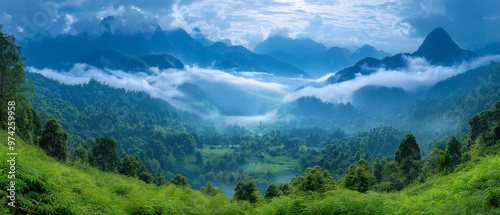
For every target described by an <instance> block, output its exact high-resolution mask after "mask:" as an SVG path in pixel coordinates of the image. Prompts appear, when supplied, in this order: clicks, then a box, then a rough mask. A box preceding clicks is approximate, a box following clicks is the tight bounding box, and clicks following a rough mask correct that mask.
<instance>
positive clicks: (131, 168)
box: [118, 155, 143, 177]
mask: <svg viewBox="0 0 500 215" xmlns="http://www.w3.org/2000/svg"><path fill="white" fill-rule="evenodd" d="M142 165H143V164H142V161H141V159H140V158H139V157H138V156H133V155H126V156H125V158H123V161H122V166H121V168H120V170H119V171H118V172H119V173H120V174H122V175H127V176H130V177H137V176H139V173H140V172H139V170H140V168H141V166H142Z"/></svg>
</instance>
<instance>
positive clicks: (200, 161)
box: [195, 152, 204, 167]
mask: <svg viewBox="0 0 500 215" xmlns="http://www.w3.org/2000/svg"><path fill="white" fill-rule="evenodd" d="M195 156H196V165H198V166H200V167H203V164H204V162H203V156H202V155H201V153H200V152H196V154H195Z"/></svg>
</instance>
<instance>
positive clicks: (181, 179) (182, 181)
mask: <svg viewBox="0 0 500 215" xmlns="http://www.w3.org/2000/svg"><path fill="white" fill-rule="evenodd" d="M170 183H172V184H175V185H179V186H189V184H188V179H187V177H186V176H182V175H181V174H177V175H176V176H175V177H174V178H172V179H171V180H170Z"/></svg>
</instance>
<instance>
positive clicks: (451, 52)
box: [324, 28, 478, 84]
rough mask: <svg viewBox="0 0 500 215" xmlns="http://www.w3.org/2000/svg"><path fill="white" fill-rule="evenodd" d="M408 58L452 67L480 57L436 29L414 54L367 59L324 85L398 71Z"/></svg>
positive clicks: (442, 31) (336, 75)
mask: <svg viewBox="0 0 500 215" xmlns="http://www.w3.org/2000/svg"><path fill="white" fill-rule="evenodd" d="M407 57H424V58H426V59H427V60H428V61H429V62H430V63H431V64H432V65H441V66H452V65H455V64H458V63H461V62H463V61H469V60H471V59H474V58H476V57H478V55H477V54H476V53H474V52H471V51H467V50H463V49H460V47H458V45H457V44H456V43H455V42H454V41H453V40H452V39H451V37H450V36H449V35H448V33H447V32H446V31H444V30H443V29H442V28H436V29H434V30H433V31H432V32H431V33H430V34H429V35H427V37H426V38H425V40H424V41H423V43H422V45H420V47H419V48H418V50H417V51H415V52H414V53H412V54H408V53H400V54H396V55H394V56H390V57H385V58H383V59H381V60H379V59H376V58H371V57H367V58H364V59H362V60H360V61H358V62H357V63H356V64H355V65H354V66H351V67H348V68H345V69H343V70H341V71H339V72H337V73H336V74H335V75H333V76H331V77H330V78H329V79H328V80H327V81H326V82H325V83H324V84H333V83H339V82H343V81H347V80H350V79H354V78H355V77H356V74H358V73H359V74H361V75H368V74H371V73H373V72H375V71H377V70H378V69H379V68H384V69H386V70H396V69H400V68H403V67H405V66H406V65H407V62H406V58H407Z"/></svg>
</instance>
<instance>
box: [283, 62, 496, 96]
mask: <svg viewBox="0 0 500 215" xmlns="http://www.w3.org/2000/svg"><path fill="white" fill-rule="evenodd" d="M491 60H495V61H499V60H500V55H497V56H488V57H482V58H479V59H477V60H475V61H473V62H471V63H462V64H460V65H457V66H452V67H443V66H432V65H430V64H429V62H427V61H426V60H425V59H424V58H407V61H408V67H407V68H404V69H402V70H385V69H378V71H376V72H374V73H372V74H370V75H365V76H361V75H357V77H356V78H354V79H352V80H348V81H344V82H340V83H336V84H330V85H327V86H324V87H322V88H314V87H312V86H308V87H305V88H303V89H301V90H299V91H297V92H294V93H291V94H289V95H287V96H286V97H285V101H293V100H295V99H297V98H300V97H302V96H315V97H318V98H320V99H321V100H322V101H327V102H330V103H346V102H349V101H351V96H352V95H353V93H354V92H355V91H357V90H359V89H361V88H363V87H366V86H384V87H398V88H403V89H404V90H406V91H410V92H412V91H413V92H414V91H416V90H419V89H422V88H428V87H431V86H432V85H434V84H436V83H437V82H439V81H442V80H445V79H447V78H449V77H451V76H453V75H456V74H459V73H463V72H466V71H468V70H470V69H475V68H477V67H479V66H483V65H486V64H488V63H489V62H490V61H491ZM326 77H328V75H327V76H325V77H323V78H322V80H325V78H326Z"/></svg>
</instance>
